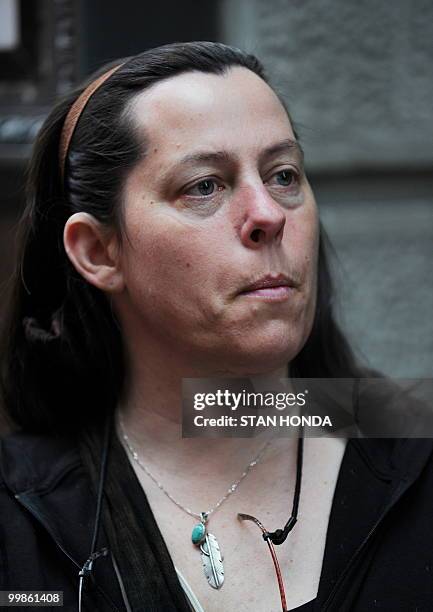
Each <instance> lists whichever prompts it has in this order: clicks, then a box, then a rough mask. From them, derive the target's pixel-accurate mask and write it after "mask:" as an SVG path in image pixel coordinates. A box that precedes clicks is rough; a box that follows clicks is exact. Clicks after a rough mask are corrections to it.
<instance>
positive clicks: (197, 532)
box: [191, 523, 206, 546]
mask: <svg viewBox="0 0 433 612" xmlns="http://www.w3.org/2000/svg"><path fill="white" fill-rule="evenodd" d="M205 538H206V525H205V524H204V523H197V525H194V529H193V530H192V533H191V540H192V543H193V544H195V545H196V546H199V545H200V544H201V543H202V542H203V540H204V539H205Z"/></svg>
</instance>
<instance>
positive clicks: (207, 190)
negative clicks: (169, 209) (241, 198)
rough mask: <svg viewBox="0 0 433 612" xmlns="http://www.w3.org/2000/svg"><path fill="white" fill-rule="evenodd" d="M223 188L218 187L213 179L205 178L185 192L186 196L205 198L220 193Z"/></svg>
mask: <svg viewBox="0 0 433 612" xmlns="http://www.w3.org/2000/svg"><path fill="white" fill-rule="evenodd" d="M223 189H224V187H223V186H222V185H219V184H218V183H217V181H216V180H215V179H212V178H206V179H203V180H201V181H199V182H198V183H196V184H195V185H193V186H192V187H190V188H189V189H188V190H187V192H186V193H187V195H190V196H196V197H206V196H210V195H213V194H215V193H216V192H217V191H222V190H223Z"/></svg>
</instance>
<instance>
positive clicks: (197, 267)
mask: <svg viewBox="0 0 433 612" xmlns="http://www.w3.org/2000/svg"><path fill="white" fill-rule="evenodd" d="M144 228H145V229H144ZM128 233H129V235H130V238H131V243H132V245H133V248H132V249H130V250H129V251H128V253H127V254H126V258H125V261H124V270H125V282H126V286H127V289H128V292H129V294H130V295H131V297H132V299H133V300H134V301H136V302H137V301H139V303H140V307H141V308H143V307H146V304H147V303H149V304H150V306H149V308H154V309H155V310H156V309H159V311H160V315H161V316H164V313H166V314H167V316H168V315H169V316H172V317H176V318H180V317H183V318H185V319H188V318H194V319H196V318H197V317H199V316H200V314H199V313H200V312H201V311H202V310H204V309H205V308H206V304H207V302H206V296H207V295H209V293H210V286H211V284H212V283H213V282H214V279H215V276H216V275H217V273H218V265H217V263H218V261H220V257H221V256H222V254H223V252H222V248H221V246H220V245H216V244H214V243H213V242H212V237H211V236H210V235H206V239H205V236H204V234H203V232H198V231H194V228H192V227H191V225H188V226H187V225H183V224H182V223H179V222H178V221H177V220H175V219H172V218H171V217H170V215H165V216H164V217H163V218H162V217H161V218H159V216H158V218H157V219H156V218H152V219H150V220H148V222H147V223H146V224H145V225H137V224H133V225H131V226H130V229H129V232H128ZM155 314H156V313H155ZM185 323H186V321H185Z"/></svg>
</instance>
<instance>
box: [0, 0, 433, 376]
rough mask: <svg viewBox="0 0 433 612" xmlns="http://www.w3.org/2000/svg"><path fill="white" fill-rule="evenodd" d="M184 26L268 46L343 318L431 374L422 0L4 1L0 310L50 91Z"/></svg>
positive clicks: (426, 12) (430, 95)
mask: <svg viewBox="0 0 433 612" xmlns="http://www.w3.org/2000/svg"><path fill="white" fill-rule="evenodd" d="M186 40H218V41H222V42H227V43H229V44H234V45H236V46H239V47H241V48H243V49H246V50H248V51H251V52H253V53H255V54H257V55H258V57H259V58H260V59H262V61H263V62H264V64H265V66H266V67H267V71H268V74H269V76H270V77H271V81H272V83H273V84H274V86H275V87H276V88H277V89H278V91H279V92H280V93H281V94H282V95H283V96H284V97H285V99H286V100H287V102H288V105H289V108H290V111H291V114H292V117H293V119H294V122H295V125H296V129H297V131H298V133H299V136H300V139H301V141H302V144H303V147H304V149H305V152H306V160H307V170H308V173H309V177H310V182H311V183H312V185H313V188H314V190H315V193H316V197H317V200H318V202H319V206H320V211H321V216H322V220H323V223H324V225H325V227H326V229H327V231H328V234H329V235H330V237H331V239H332V241H333V243H334V246H335V248H336V252H337V257H338V262H337V265H336V270H335V273H336V278H337V285H338V288H339V297H340V309H339V312H340V318H341V321H342V323H343V326H344V327H345V329H346V330H347V332H348V334H349V336H350V338H351V339H352V342H353V343H354V345H355V347H356V348H357V350H358V351H359V352H360V353H361V354H362V355H363V356H364V358H365V359H366V360H367V362H368V363H369V364H370V366H371V367H374V368H378V369H380V370H382V371H384V372H385V373H387V374H390V375H393V376H400V377H431V376H432V369H433V368H432V355H433V272H432V269H433V267H432V251H433V249H432V246H433V174H432V169H433V114H432V100H433V68H432V67H433V3H432V2H430V1H429V0H394V2H385V1H379V2H378V1H374V0H363V1H362V2H361V1H359V0H266V2H265V1H264V0H211V1H205V0H201V1H194V0H189V1H181V0H180V1H177V2H176V1H167V0H160V1H159V2H143V1H140V0H122V1H121V2H119V1H118V0H104V1H102V0H90V1H85V0H0V181H1V187H2V188H1V191H0V232H1V233H0V238H1V241H0V281H1V293H0V316H1V312H2V304H3V301H4V295H5V289H6V288H7V278H8V275H9V274H10V271H11V269H12V266H13V263H14V261H13V260H14V256H13V234H12V233H11V231H10V228H11V227H12V226H13V223H14V221H15V220H16V218H17V216H18V214H19V212H20V211H21V210H22V206H23V184H24V173H25V164H26V160H27V159H28V156H29V152H30V149H31V144H32V141H33V140H34V138H35V135H36V133H37V131H38V129H39V127H40V125H41V122H42V120H43V118H44V116H45V115H46V113H47V110H48V109H49V107H50V105H51V104H52V103H53V102H54V100H55V99H56V98H57V97H58V96H59V95H61V94H63V93H64V92H65V91H67V90H68V89H69V88H71V87H72V86H73V85H74V84H75V83H76V82H78V81H79V80H80V79H81V78H82V77H84V76H86V75H87V74H89V73H90V72H91V71H92V70H93V69H95V68H96V67H98V66H99V65H100V64H101V63H103V62H105V61H109V60H111V59H113V58H116V57H120V56H125V55H129V54H134V53H137V52H139V51H142V50H144V49H146V48H149V47H153V46H156V45H160V44H164V43H167V42H173V41H186ZM55 171H56V168H55V163H54V165H53V172H55Z"/></svg>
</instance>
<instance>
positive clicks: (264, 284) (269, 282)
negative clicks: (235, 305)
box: [240, 274, 296, 302]
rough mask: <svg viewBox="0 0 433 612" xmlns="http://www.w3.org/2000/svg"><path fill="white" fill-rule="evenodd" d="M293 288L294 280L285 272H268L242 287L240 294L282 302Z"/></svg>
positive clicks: (294, 286) (290, 293)
mask: <svg viewBox="0 0 433 612" xmlns="http://www.w3.org/2000/svg"><path fill="white" fill-rule="evenodd" d="M295 288H296V284H295V282H294V281H293V280H292V279H291V278H289V277H288V276H286V275H285V274H276V275H274V274H268V275H267V276H263V277H262V278H260V279H259V280H257V281H254V282H253V283H251V284H249V285H247V286H246V287H244V288H243V289H242V290H241V291H240V295H244V296H246V297H252V298H261V299H265V300H267V301H277V302H282V301H285V300H287V299H288V298H289V296H290V295H292V293H293V291H294V289H295Z"/></svg>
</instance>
